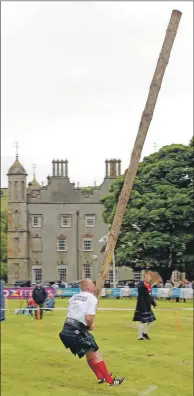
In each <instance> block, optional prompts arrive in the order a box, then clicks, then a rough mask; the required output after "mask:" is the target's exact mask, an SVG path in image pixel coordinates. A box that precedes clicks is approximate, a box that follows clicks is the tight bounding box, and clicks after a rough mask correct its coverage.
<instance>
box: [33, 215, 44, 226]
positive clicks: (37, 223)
mask: <svg viewBox="0 0 194 396" xmlns="http://www.w3.org/2000/svg"><path fill="white" fill-rule="evenodd" d="M32 227H33V228H41V227H42V216H40V215H33V216H32Z"/></svg>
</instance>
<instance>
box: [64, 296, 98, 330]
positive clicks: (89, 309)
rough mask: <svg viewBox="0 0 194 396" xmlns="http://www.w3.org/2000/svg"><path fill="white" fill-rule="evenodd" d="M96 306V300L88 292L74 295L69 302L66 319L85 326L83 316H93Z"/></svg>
mask: <svg viewBox="0 0 194 396" xmlns="http://www.w3.org/2000/svg"><path fill="white" fill-rule="evenodd" d="M97 304H98V300H97V298H96V297H95V296H94V295H93V294H91V293H89V292H80V293H79V294H75V295H74V296H73V297H71V298H70V300H69V308H68V311H67V317H68V318H71V319H76V320H78V321H79V322H81V323H83V324H84V325H85V326H87V323H86V319H85V316H86V315H95V314H96V310H97Z"/></svg>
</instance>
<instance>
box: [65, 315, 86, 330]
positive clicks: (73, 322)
mask: <svg viewBox="0 0 194 396" xmlns="http://www.w3.org/2000/svg"><path fill="white" fill-rule="evenodd" d="M65 324H68V325H71V326H73V327H76V328H77V329H80V330H87V329H88V327H87V326H85V325H84V324H83V323H81V322H79V321H78V320H76V319H72V318H67V319H66V320H65Z"/></svg>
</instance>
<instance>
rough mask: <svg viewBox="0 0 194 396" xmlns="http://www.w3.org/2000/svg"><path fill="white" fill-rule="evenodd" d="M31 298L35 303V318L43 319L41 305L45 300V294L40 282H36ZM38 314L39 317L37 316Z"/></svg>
mask: <svg viewBox="0 0 194 396" xmlns="http://www.w3.org/2000/svg"><path fill="white" fill-rule="evenodd" d="M32 298H33V300H34V301H35V303H36V305H37V308H39V309H38V310H36V311H35V318H36V319H42V318H43V305H44V302H45V301H46V298H47V292H46V290H45V288H44V287H43V286H41V282H39V281H38V282H37V284H36V286H35V288H34V290H33V293H32ZM38 314H40V315H38Z"/></svg>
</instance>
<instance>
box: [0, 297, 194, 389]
mask: <svg viewBox="0 0 194 396" xmlns="http://www.w3.org/2000/svg"><path fill="white" fill-rule="evenodd" d="M19 306H20V303H19V302H18V301H10V300H9V309H10V312H9V313H7V315H6V321H5V322H3V323H2V325H1V329H2V340H1V342H2V352H1V353H2V362H1V364H2V396H51V395H52V396H53V395H57V396H62V395H63V396H90V395H91V394H94V395H96V396H98V395H103V396H108V395H110V394H111V395H121V396H144V395H150V396H192V395H193V345H192V341H193V311H191V310H188V311H186V310H183V311H180V310H179V311H174V310H171V311H169V310H165V309H164V310H161V311H160V310H159V309H158V310H157V308H156V310H155V314H156V317H157V321H156V322H155V323H154V326H153V328H152V329H151V331H150V336H151V338H152V340H151V341H146V340H145V341H137V330H136V324H135V323H133V322H132V316H133V311H98V313H97V316H96V330H95V332H94V334H95V337H96V340H97V343H98V344H99V346H100V350H101V352H102V354H103V357H104V359H105V362H106V363H107V366H108V368H109V370H110V371H113V372H114V373H115V374H117V375H121V376H125V377H126V380H125V382H124V383H123V384H122V385H121V386H119V387H109V386H108V385H107V384H103V385H98V384H97V382H96V378H95V377H94V374H93V373H92V372H91V371H90V370H89V368H88V366H87V364H86V362H85V359H81V360H79V359H78V358H76V357H74V356H73V355H72V354H71V353H70V352H69V351H67V350H66V349H64V347H63V345H62V343H61V341H60V340H59V337H58V334H59V332H60V330H61V328H62V325H63V322H64V318H65V314H66V312H65V311H55V312H45V314H44V320H43V321H40V322H38V321H35V320H34V319H33V318H31V317H29V316H24V315H14V314H13V311H11V310H12V309H14V308H16V307H19ZM134 306H135V300H133V301H131V300H124V299H123V300H113V299H110V300H101V302H100V306H99V307H100V308H103V307H112V308H134ZM62 307H67V300H66V299H62V300H61V299H60V300H57V302H56V308H62ZM177 307H178V308H185V307H192V302H188V303H186V304H184V303H179V304H177V303H174V302H167V301H164V302H163V301H158V308H177Z"/></svg>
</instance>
